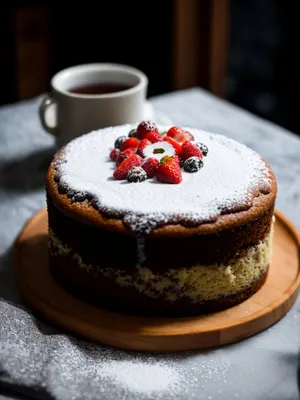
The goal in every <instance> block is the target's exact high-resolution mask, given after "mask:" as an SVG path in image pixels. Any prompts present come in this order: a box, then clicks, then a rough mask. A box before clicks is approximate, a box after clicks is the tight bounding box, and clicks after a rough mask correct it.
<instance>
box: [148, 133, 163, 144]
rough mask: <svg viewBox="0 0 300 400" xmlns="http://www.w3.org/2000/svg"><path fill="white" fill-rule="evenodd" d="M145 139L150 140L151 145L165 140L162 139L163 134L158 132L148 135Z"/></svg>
mask: <svg viewBox="0 0 300 400" xmlns="http://www.w3.org/2000/svg"><path fill="white" fill-rule="evenodd" d="M145 138H146V139H148V140H150V142H151V143H157V142H162V140H163V138H162V137H161V134H160V133H159V132H157V131H153V132H148V133H146V135H145Z"/></svg>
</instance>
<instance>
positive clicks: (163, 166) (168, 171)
mask: <svg viewBox="0 0 300 400" xmlns="http://www.w3.org/2000/svg"><path fill="white" fill-rule="evenodd" d="M156 178H157V179H158V180H159V181H161V182H165V183H174V184H176V183H180V182H181V181H182V174H181V169H180V165H179V164H178V162H177V160H176V159H175V157H169V156H165V157H163V158H162V159H161V160H160V162H159V165H158V167H157V170H156Z"/></svg>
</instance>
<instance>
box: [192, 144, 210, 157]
mask: <svg viewBox="0 0 300 400" xmlns="http://www.w3.org/2000/svg"><path fill="white" fill-rule="evenodd" d="M194 144H195V146H197V147H198V149H199V150H200V151H201V153H202V154H203V155H204V157H206V156H207V154H208V147H207V146H206V145H205V144H204V143H199V142H198V143H194Z"/></svg>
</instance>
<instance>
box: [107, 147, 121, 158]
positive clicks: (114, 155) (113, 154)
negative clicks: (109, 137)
mask: <svg viewBox="0 0 300 400" xmlns="http://www.w3.org/2000/svg"><path fill="white" fill-rule="evenodd" d="M119 154H120V149H118V148H115V149H112V151H111V152H110V155H109V158H110V159H111V160H112V161H116V159H117V158H118V156H119Z"/></svg>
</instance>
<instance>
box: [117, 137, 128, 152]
mask: <svg viewBox="0 0 300 400" xmlns="http://www.w3.org/2000/svg"><path fill="white" fill-rule="evenodd" d="M126 139H127V137H126V136H120V137H118V139H117V140H116V141H115V149H119V148H120V147H121V144H122V143H123V142H125V140H126Z"/></svg>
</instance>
